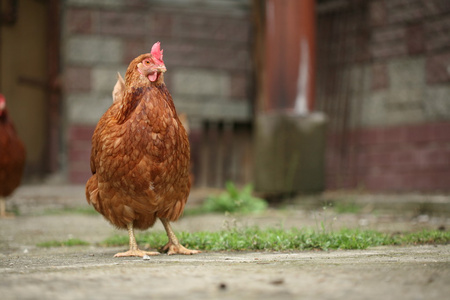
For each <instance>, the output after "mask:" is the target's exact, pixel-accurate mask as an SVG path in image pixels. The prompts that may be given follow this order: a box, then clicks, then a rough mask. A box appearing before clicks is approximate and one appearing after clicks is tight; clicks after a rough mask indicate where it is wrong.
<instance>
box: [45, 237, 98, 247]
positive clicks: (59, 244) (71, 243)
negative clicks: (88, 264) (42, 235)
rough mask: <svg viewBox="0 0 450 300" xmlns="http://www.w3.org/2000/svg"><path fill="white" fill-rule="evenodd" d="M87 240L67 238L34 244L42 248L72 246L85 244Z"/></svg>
mask: <svg viewBox="0 0 450 300" xmlns="http://www.w3.org/2000/svg"><path fill="white" fill-rule="evenodd" d="M87 245H89V243H88V242H85V241H82V240H80V239H68V240H66V241H47V242H42V243H38V244H37V245H36V246H38V247H42V248H52V247H72V246H87Z"/></svg>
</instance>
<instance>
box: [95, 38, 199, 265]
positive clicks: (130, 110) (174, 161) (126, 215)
mask: <svg viewBox="0 0 450 300" xmlns="http://www.w3.org/2000/svg"><path fill="white" fill-rule="evenodd" d="M162 59H163V57H162V50H160V44H159V42H158V43H156V44H155V45H153V47H152V50H151V53H147V54H142V55H140V56H138V57H137V58H135V59H134V60H133V61H132V62H131V63H130V65H129V66H128V69H127V71H126V75H125V84H124V86H123V82H122V83H121V82H120V81H121V80H120V78H119V80H118V85H119V86H117V85H116V87H115V88H114V92H113V97H114V102H113V104H112V105H111V107H110V108H109V109H108V110H107V111H106V112H105V114H104V115H103V116H102V117H101V118H100V121H99V122H98V124H97V127H96V129H95V132H94V135H93V136H92V152H91V171H92V177H91V178H90V179H89V180H88V182H87V184H86V198H87V201H88V203H89V204H91V205H93V206H94V208H95V209H96V210H97V211H98V212H99V213H101V214H102V215H103V216H104V217H105V218H106V219H107V220H108V221H109V222H111V223H112V224H113V225H114V226H116V227H118V228H127V229H128V234H129V237H130V250H129V251H127V252H123V253H117V254H116V255H115V256H116V257H118V256H144V255H156V254H159V253H158V252H147V251H142V250H140V249H139V248H138V246H137V243H136V239H135V236H134V229H135V228H136V229H141V230H144V229H147V228H149V227H151V226H153V224H154V223H155V222H156V221H157V219H160V220H161V222H162V224H163V225H164V228H165V230H166V232H167V236H168V238H169V242H168V243H167V244H166V245H165V246H164V247H163V251H167V252H168V254H194V253H198V252H200V251H197V250H189V249H186V248H185V247H183V246H182V245H181V244H180V243H179V241H178V239H177V237H176V236H175V234H174V232H173V231H172V228H171V226H170V223H169V222H171V221H176V220H177V219H178V218H179V217H180V215H181V214H182V212H183V209H184V206H185V204H186V201H187V198H188V195H189V190H190V181H189V161H190V152H189V151H190V149H189V141H188V137H187V134H186V131H185V129H184V128H183V125H182V124H181V122H180V120H179V119H178V116H177V112H176V110H175V106H174V103H173V100H172V97H171V95H170V93H169V91H168V90H167V88H166V85H165V84H164V74H163V73H164V72H165V71H166V67H165V65H164V62H163V60H162Z"/></svg>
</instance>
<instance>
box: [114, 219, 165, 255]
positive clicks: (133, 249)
mask: <svg viewBox="0 0 450 300" xmlns="http://www.w3.org/2000/svg"><path fill="white" fill-rule="evenodd" d="M127 228H128V235H129V237H130V250H128V251H127V252H120V253H117V254H116V255H114V257H127V256H139V257H143V256H144V255H159V252H149V251H142V250H140V249H139V248H138V245H137V243H136V238H135V236H134V229H133V222H130V223H128V224H127Z"/></svg>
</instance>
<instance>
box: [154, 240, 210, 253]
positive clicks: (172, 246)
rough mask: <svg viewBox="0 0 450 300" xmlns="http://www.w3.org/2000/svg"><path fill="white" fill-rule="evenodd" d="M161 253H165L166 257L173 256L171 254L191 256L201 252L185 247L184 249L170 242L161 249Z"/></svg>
mask: <svg viewBox="0 0 450 300" xmlns="http://www.w3.org/2000/svg"><path fill="white" fill-rule="evenodd" d="M162 251H163V252H167V254H168V255H173V254H184V255H192V254H198V253H201V252H202V251H199V250H190V249H187V248H186V247H184V246H183V245H181V244H178V245H175V244H174V243H172V242H168V243H167V244H166V245H165V246H164V247H163V248H162Z"/></svg>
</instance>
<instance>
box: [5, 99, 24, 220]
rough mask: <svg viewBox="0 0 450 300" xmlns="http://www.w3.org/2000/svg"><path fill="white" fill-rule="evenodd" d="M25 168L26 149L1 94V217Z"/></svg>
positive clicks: (8, 215)
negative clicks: (7, 199)
mask: <svg viewBox="0 0 450 300" xmlns="http://www.w3.org/2000/svg"><path fill="white" fill-rule="evenodd" d="M24 166H25V147H24V145H23V143H22V141H21V140H20V139H19V137H18V136H17V133H16V130H15V128H14V124H13V123H12V120H11V118H10V117H9V114H8V111H7V109H6V100H5V97H4V96H3V95H2V94H0V217H1V218H4V217H11V216H13V215H11V214H7V213H6V197H7V196H9V195H11V194H12V192H13V191H14V190H15V189H16V188H17V187H18V186H19V184H20V181H21V179H22V173H23V168H24Z"/></svg>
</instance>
